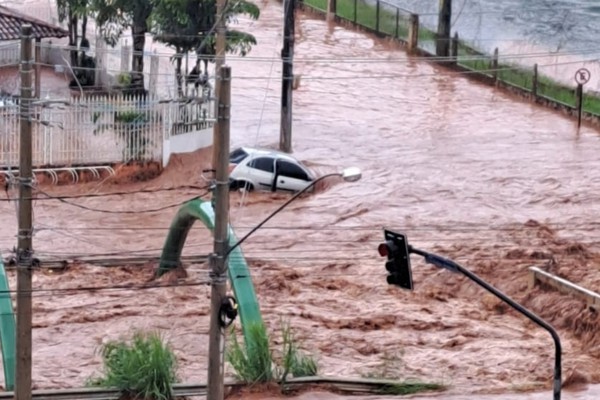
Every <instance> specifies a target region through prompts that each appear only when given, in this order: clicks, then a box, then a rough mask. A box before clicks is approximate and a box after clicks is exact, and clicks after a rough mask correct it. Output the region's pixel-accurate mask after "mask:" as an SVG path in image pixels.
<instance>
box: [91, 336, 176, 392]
mask: <svg viewBox="0 0 600 400" xmlns="http://www.w3.org/2000/svg"><path fill="white" fill-rule="evenodd" d="M101 354H102V358H103V361H104V376H103V377H101V378H97V379H93V380H92V381H91V382H90V384H91V385H92V386H103V387H114V388H117V389H119V390H120V391H121V393H123V395H126V396H131V397H133V398H138V399H147V400H150V399H152V400H169V399H172V398H173V392H172V384H173V383H175V382H176V381H177V375H176V368H177V363H176V359H175V355H174V353H173V351H172V350H171V348H170V347H169V346H168V345H167V344H165V343H164V341H163V339H162V337H161V336H160V335H159V334H158V333H149V334H144V333H136V334H135V335H134V336H133V340H132V341H131V343H127V342H124V341H112V342H109V343H107V344H105V345H104V346H103V347H102V350H101Z"/></svg>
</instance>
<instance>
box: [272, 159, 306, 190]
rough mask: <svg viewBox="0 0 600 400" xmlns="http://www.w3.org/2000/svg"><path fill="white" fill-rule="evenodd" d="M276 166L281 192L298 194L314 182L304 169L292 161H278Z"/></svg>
mask: <svg viewBox="0 0 600 400" xmlns="http://www.w3.org/2000/svg"><path fill="white" fill-rule="evenodd" d="M275 166H276V177H277V189H279V190H289V191H292V192H298V191H300V190H302V189H304V188H305V187H306V186H308V185H309V184H310V182H311V181H312V179H311V178H310V176H309V175H308V173H307V172H306V171H305V170H304V168H302V167H300V166H299V165H298V164H295V163H293V162H291V161H287V160H282V159H278V160H277V162H276V164H275Z"/></svg>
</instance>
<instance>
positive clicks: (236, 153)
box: [229, 148, 248, 164]
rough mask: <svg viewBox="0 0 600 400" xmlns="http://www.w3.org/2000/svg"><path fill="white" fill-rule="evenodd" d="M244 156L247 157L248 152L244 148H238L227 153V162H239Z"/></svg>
mask: <svg viewBox="0 0 600 400" xmlns="http://www.w3.org/2000/svg"><path fill="white" fill-rule="evenodd" d="M246 157H248V153H247V152H246V151H245V150H244V149H242V148H238V149H235V150H233V151H232V152H231V153H229V162H230V163H231V164H239V163H241V162H242V161H243V160H244V158H246Z"/></svg>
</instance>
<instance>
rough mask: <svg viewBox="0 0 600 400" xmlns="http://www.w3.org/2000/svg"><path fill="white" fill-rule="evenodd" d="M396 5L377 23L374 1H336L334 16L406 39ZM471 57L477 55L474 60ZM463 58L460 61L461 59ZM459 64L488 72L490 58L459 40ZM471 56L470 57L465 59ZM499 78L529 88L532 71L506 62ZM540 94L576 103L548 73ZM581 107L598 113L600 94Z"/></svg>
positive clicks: (322, 6) (317, 1)
mask: <svg viewBox="0 0 600 400" xmlns="http://www.w3.org/2000/svg"><path fill="white" fill-rule="evenodd" d="M327 1H328V0H305V1H304V3H305V4H306V5H308V6H310V7H312V8H315V9H317V10H321V11H326V10H327ZM396 10H397V9H396V7H394V6H392V5H389V4H384V3H380V10H379V26H378V24H377V7H376V5H375V4H367V3H366V2H365V0H336V15H337V16H338V17H340V18H343V19H345V20H348V21H352V22H355V23H356V24H357V25H361V26H364V27H367V28H370V29H373V30H377V31H378V32H380V33H383V34H386V35H389V36H392V37H396V38H402V39H405V40H406V39H407V38H408V14H407V13H406V12H404V11H400V12H399V13H398V14H397V11H396ZM435 37H436V33H435V32H434V31H432V30H430V29H427V28H425V27H423V26H420V27H419V42H421V43H423V42H427V41H434V40H435ZM472 56H478V57H477V58H478V59H473V58H474V57H472ZM461 57H462V60H461ZM458 58H459V61H458V63H459V64H460V65H462V66H464V67H466V68H468V69H471V70H473V71H478V72H481V73H483V74H485V75H491V73H490V72H489V71H488V70H489V69H490V62H491V57H490V56H489V55H485V54H484V53H481V52H478V51H477V50H475V49H473V48H472V47H469V46H467V45H465V44H464V43H463V42H461V45H460V46H459V50H458ZM468 58H471V59H468ZM498 79H499V80H501V81H503V82H506V83H509V84H512V85H514V86H517V87H520V88H523V89H525V90H528V91H531V90H532V87H533V70H526V69H524V68H523V67H518V66H515V65H509V64H500V65H498ZM537 94H538V95H539V96H543V97H546V98H548V99H551V100H555V101H558V102H560V103H563V104H566V105H568V106H571V107H575V105H576V101H577V99H576V94H575V88H573V87H567V86H565V85H564V84H561V83H559V82H557V81H555V80H553V79H551V78H548V77H547V76H543V75H540V74H538V90H537ZM583 110H584V111H586V112H589V113H592V114H596V115H600V97H597V96H592V95H588V94H584V95H583Z"/></svg>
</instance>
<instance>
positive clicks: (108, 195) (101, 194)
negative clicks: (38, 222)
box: [0, 185, 209, 202]
mask: <svg viewBox="0 0 600 400" xmlns="http://www.w3.org/2000/svg"><path fill="white" fill-rule="evenodd" d="M208 188H209V186H194V185H183V186H175V187H168V188H159V189H140V190H135V191H127V192H110V193H89V194H79V195H67V196H65V195H63V196H55V195H50V194H47V193H43V194H44V195H45V196H46V197H43V198H40V197H32V198H31V199H30V200H37V201H44V200H66V199H85V198H92V197H110V196H127V195H136V194H140V193H159V192H171V191H179V190H182V189H190V190H207V189H208ZM201 196H203V195H201ZM16 200H17V199H11V198H8V199H0V201H5V202H11V201H16Z"/></svg>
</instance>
